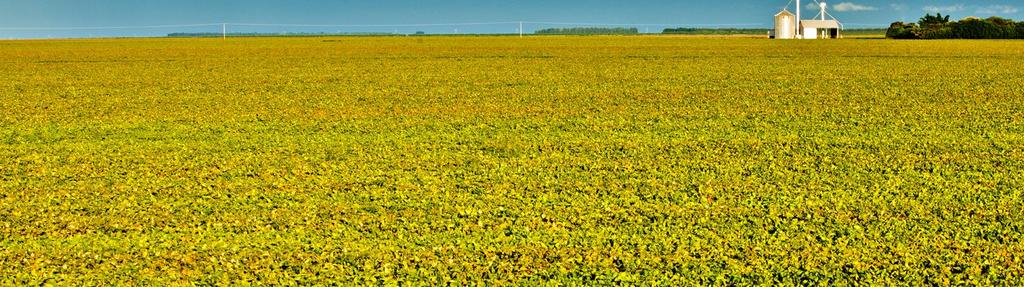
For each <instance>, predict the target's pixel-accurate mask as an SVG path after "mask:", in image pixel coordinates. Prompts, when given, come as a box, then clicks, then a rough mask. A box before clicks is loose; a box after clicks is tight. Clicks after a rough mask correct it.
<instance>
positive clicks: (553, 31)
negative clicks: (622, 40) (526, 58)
mask: <svg viewBox="0 0 1024 287" xmlns="http://www.w3.org/2000/svg"><path fill="white" fill-rule="evenodd" d="M534 33H535V34H538V35H634V34H640V30H638V29H637V28H600V27H575V28H547V29H541V30H537V31H536V32H534Z"/></svg>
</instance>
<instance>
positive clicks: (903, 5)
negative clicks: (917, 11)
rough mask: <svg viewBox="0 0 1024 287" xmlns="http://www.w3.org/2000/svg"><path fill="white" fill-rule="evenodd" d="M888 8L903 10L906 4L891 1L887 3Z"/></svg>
mask: <svg viewBox="0 0 1024 287" xmlns="http://www.w3.org/2000/svg"><path fill="white" fill-rule="evenodd" d="M889 8H891V9H892V10H894V11H904V10H907V4H896V3H893V4H889Z"/></svg>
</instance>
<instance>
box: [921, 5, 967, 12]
mask: <svg viewBox="0 0 1024 287" xmlns="http://www.w3.org/2000/svg"><path fill="white" fill-rule="evenodd" d="M964 9H967V7H965V6H964V5H963V4H956V5H946V6H934V5H928V6H924V11H925V12H928V13H953V12H960V11H963V10H964Z"/></svg>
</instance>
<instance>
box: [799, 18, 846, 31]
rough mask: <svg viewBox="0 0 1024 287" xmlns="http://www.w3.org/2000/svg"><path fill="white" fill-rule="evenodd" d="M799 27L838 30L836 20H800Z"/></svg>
mask: <svg viewBox="0 0 1024 287" xmlns="http://www.w3.org/2000/svg"><path fill="white" fill-rule="evenodd" d="M800 26H801V27H804V28H816V29H839V28H840V26H841V25H840V24H839V21H836V20H800Z"/></svg>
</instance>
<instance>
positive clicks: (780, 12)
mask: <svg viewBox="0 0 1024 287" xmlns="http://www.w3.org/2000/svg"><path fill="white" fill-rule="evenodd" d="M779 15H789V16H796V15H793V13H792V12H789V9H782V11H779V13H778V14H775V17H779Z"/></svg>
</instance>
